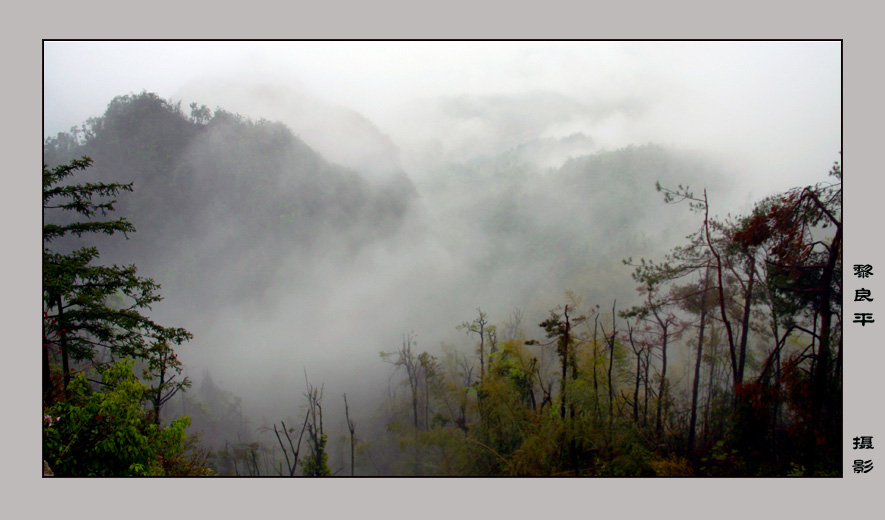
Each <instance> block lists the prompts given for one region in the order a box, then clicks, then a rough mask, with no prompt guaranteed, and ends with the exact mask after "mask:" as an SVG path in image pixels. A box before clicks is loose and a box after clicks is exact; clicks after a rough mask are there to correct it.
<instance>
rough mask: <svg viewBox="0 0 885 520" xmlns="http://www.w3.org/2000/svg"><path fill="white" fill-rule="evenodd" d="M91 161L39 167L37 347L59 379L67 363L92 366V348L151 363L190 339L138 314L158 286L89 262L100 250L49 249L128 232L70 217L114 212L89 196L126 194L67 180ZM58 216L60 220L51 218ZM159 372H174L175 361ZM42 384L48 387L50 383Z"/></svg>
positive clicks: (114, 187) (121, 223)
mask: <svg viewBox="0 0 885 520" xmlns="http://www.w3.org/2000/svg"><path fill="white" fill-rule="evenodd" d="M91 164H92V160H91V159H89V158H88V157H83V158H82V159H77V160H73V161H71V162H70V164H66V165H61V166H57V167H55V168H53V169H52V170H49V169H47V168H46V166H45V165H44V168H43V213H44V226H43V308H44V348H46V349H47V350H49V349H53V348H55V347H56V346H57V347H58V348H59V353H60V355H61V357H62V363H63V367H62V371H63V375H64V377H65V379H66V380H68V379H69V377H70V372H71V371H72V370H73V367H71V366H70V364H69V361H98V360H97V359H96V356H95V354H96V351H98V350H99V349H106V350H107V351H108V352H109V353H110V354H111V355H112V356H118V357H122V356H131V357H134V358H140V359H145V360H151V359H153V358H154V357H155V354H156V351H157V349H156V346H157V345H158V344H161V345H168V344H175V345H178V344H181V343H182V342H184V341H187V340H189V339H191V337H192V335H191V334H190V333H189V332H188V331H186V330H184V329H181V328H168V327H162V326H160V325H158V324H157V323H155V322H154V321H152V320H151V319H150V318H149V317H148V316H147V315H146V314H144V313H145V312H146V311H149V310H150V308H151V305H152V304H153V303H156V302H158V301H160V300H161V299H162V297H161V296H160V295H159V294H158V293H157V291H158V290H159V289H160V286H159V285H158V284H157V283H155V282H154V281H153V280H152V279H150V278H143V277H140V276H138V275H137V269H136V267H135V266H134V265H129V266H123V267H120V266H116V265H113V266H103V265H95V264H94V263H93V262H94V261H95V260H98V258H99V252H98V248H96V247H94V246H83V247H80V248H77V249H74V250H73V251H71V252H68V253H64V252H61V251H60V250H56V249H53V248H52V245H53V243H54V242H56V241H58V240H60V239H63V238H65V237H68V236H76V237H80V236H82V235H84V234H87V233H88V234H94V233H103V234H107V235H113V234H116V233H123V234H124V235H125V234H127V233H131V232H134V231H135V228H134V227H133V226H132V224H131V223H130V222H129V221H128V220H126V219H125V218H119V219H117V220H111V221H94V220H87V221H76V220H71V216H70V213H74V216H76V215H80V216H82V217H86V218H87V219H89V218H92V217H94V216H96V215H101V216H106V215H107V213H108V212H109V211H113V210H114V203H115V202H116V201H114V200H110V201H107V200H104V201H102V200H94V199H96V198H102V197H109V196H114V195H116V194H117V193H118V192H120V191H121V190H122V191H131V189H132V186H131V185H124V184H116V183H111V184H106V183H82V184H72V183H71V182H70V177H71V176H72V175H73V174H74V173H76V172H78V171H82V170H85V169H86V168H88V167H89V166H90V165H91ZM58 211H60V212H61V213H62V215H57V214H56V212H58ZM48 357H49V355H48V354H47V358H48ZM167 357H168V356H167ZM47 362H48V360H47ZM164 367H165V368H164V370H165V369H169V370H179V367H178V365H177V364H175V363H174V358H170V362H169V363H164ZM44 370H46V367H44ZM46 375H47V374H45V373H44V376H46ZM45 384H46V385H47V386H48V385H49V381H46V382H45Z"/></svg>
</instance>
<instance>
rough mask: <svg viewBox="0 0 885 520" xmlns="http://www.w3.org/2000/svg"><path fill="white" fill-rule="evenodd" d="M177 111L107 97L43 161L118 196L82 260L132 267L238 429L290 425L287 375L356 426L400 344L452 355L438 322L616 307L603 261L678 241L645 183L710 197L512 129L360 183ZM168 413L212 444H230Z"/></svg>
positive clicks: (665, 169)
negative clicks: (222, 397)
mask: <svg viewBox="0 0 885 520" xmlns="http://www.w3.org/2000/svg"><path fill="white" fill-rule="evenodd" d="M190 112H191V113H190V115H187V114H185V112H184V111H183V110H182V109H181V107H180V105H179V104H176V103H173V102H170V101H165V100H163V99H161V98H160V97H159V96H157V95H155V94H149V93H143V94H140V95H129V96H121V97H117V98H115V99H114V100H112V101H111V103H110V104H109V105H108V109H107V111H106V112H105V114H104V115H103V116H101V117H96V118H92V119H90V120H88V121H87V122H86V123H84V124H83V126H82V128H74V129H72V132H70V133H62V134H59V135H58V136H57V137H54V138H51V139H47V141H46V143H45V145H44V162H46V163H47V164H49V165H54V164H59V163H63V162H65V161H68V160H69V159H70V158H73V157H80V156H82V155H87V156H90V157H91V158H92V159H94V167H93V168H90V170H89V171H87V172H86V173H85V174H84V175H85V176H86V178H84V179H83V180H86V181H94V180H95V181H97V180H101V181H106V182H110V181H112V182H126V183H128V182H132V183H134V192H133V193H131V194H129V193H126V194H123V195H121V196H120V197H119V202H118V204H117V212H116V213H117V214H118V215H120V216H125V217H126V218H128V219H129V220H130V221H132V222H133V224H134V225H135V227H136V229H137V230H138V232H137V234H136V235H134V236H133V237H131V239H130V240H122V239H120V238H119V237H110V238H107V239H102V238H99V239H98V242H97V245H98V246H99V248H100V250H101V251H102V259H101V260H102V262H106V263H127V264H128V263H133V262H134V263H136V264H137V265H138V267H139V270H140V272H142V273H143V274H145V275H147V276H151V277H154V278H155V279H156V280H157V282H159V283H161V284H162V285H163V295H164V296H165V297H166V301H165V302H163V305H162V306H160V307H158V310H159V312H161V313H164V315H165V316H166V318H168V320H167V321H172V322H174V323H176V324H180V325H181V326H185V327H187V328H188V329H189V330H191V331H192V332H194V334H195V339H194V340H193V341H192V342H191V343H189V344H188V345H187V346H186V347H184V348H183V349H181V353H182V359H185V360H186V362H187V366H188V367H189V373H190V374H191V375H192V376H193V375H194V374H200V373H205V376H204V377H203V379H206V378H207V377H210V374H211V377H213V378H214V380H215V382H216V383H214V384H216V385H219V386H221V387H222V388H224V389H225V391H227V392H232V393H233V395H231V396H229V399H234V397H237V396H242V401H241V404H238V405H237V406H241V408H239V410H240V412H239V413H241V414H245V415H243V416H242V417H241V418H240V419H237V421H241V420H245V419H243V417H246V416H248V417H251V420H252V424H253V425H256V424H259V425H260V424H269V423H270V422H272V421H274V420H275V418H277V417H279V418H282V417H287V416H289V414H292V413H293V410H292V409H291V407H289V406H288V405H287V404H286V401H285V400H282V401H280V392H281V391H282V392H284V393H289V394H291V393H292V389H296V388H300V386H301V385H302V384H303V377H302V369H305V370H307V371H308V372H310V375H311V379H312V380H316V381H322V382H325V383H326V384H327V385H328V386H329V387H330V388H334V391H335V392H339V391H346V392H347V393H348V395H352V396H354V397H353V403H354V407H355V409H356V410H359V412H357V413H360V414H370V413H371V412H372V410H373V409H374V407H375V406H376V405H377V401H376V398H380V397H381V394H382V393H383V388H382V387H383V384H381V385H379V383H378V382H379V381H380V382H383V381H384V379H385V377H384V373H385V371H386V370H387V367H386V365H385V364H384V363H383V362H382V361H381V360H380V359H379V358H378V352H379V351H386V350H390V349H391V348H393V347H395V346H396V343H397V341H399V339H400V337H401V335H402V334H403V333H405V332H408V331H415V332H416V334H418V336H419V337H420V338H421V341H422V343H424V344H426V345H431V346H432V345H438V344H439V343H441V342H442V343H450V344H456V345H457V344H464V343H465V342H467V343H469V342H468V341H467V340H466V339H465V337H464V334H463V333H461V332H458V331H457V330H456V329H455V326H456V325H458V324H459V323H461V322H463V321H464V320H468V319H472V318H471V317H472V316H474V314H475V312H476V308H477V307H482V309H483V310H484V311H485V312H488V313H489V316H490V319H492V320H493V323H502V324H503V322H504V321H505V320H506V319H507V317H508V315H509V314H510V313H511V312H512V311H513V309H515V308H519V309H522V310H524V311H525V321H524V322H523V323H522V324H521V326H522V328H523V329H524V332H525V333H526V334H528V335H529V336H532V335H536V334H538V330H536V327H533V326H532V324H534V323H537V322H538V321H540V319H542V318H543V316H544V315H545V314H546V313H547V311H548V310H549V309H551V308H553V307H554V306H556V305H559V304H561V303H562V298H563V295H564V293H565V291H567V290H574V291H576V292H577V293H579V294H581V295H583V296H584V297H586V299H587V301H588V302H593V303H602V304H607V303H608V302H610V301H612V300H613V299H616V300H617V301H618V303H619V305H621V304H624V305H628V304H629V301H630V300H631V299H632V298H635V291H634V287H633V284H632V283H631V282H630V278H629V272H630V269H629V268H628V267H626V266H624V265H623V264H622V262H621V260H622V259H624V258H627V257H629V256H633V257H640V256H646V255H648V256H652V255H655V254H659V253H661V252H662V251H664V250H666V249H668V248H669V247H671V245H672V244H674V243H678V241H679V239H681V238H682V237H683V236H684V235H685V234H686V233H688V232H689V231H690V230H691V229H692V228H693V227H694V226H695V223H693V222H694V221H693V219H692V215H691V214H690V213H689V212H688V211H687V210H686V209H685V208H666V207H665V205H664V203H663V201H662V200H661V197H660V194H658V193H656V192H655V188H654V184H655V182H656V181H661V182H662V183H663V184H665V185H668V184H669V185H676V184H678V183H692V184H694V183H695V182H700V179H704V180H705V181H704V182H706V183H708V184H710V185H721V184H722V177H721V176H720V175H719V174H718V173H717V171H718V170H717V169H716V167H715V165H714V164H711V163H710V162H708V161H706V160H704V159H703V158H701V157H698V156H695V155H693V154H689V153H684V152H678V151H674V150H669V149H665V148H662V147H660V146H655V145H642V146H632V147H627V148H623V149H618V150H611V151H606V150H595V149H594V141H593V139H592V137H590V136H586V135H583V134H572V135H569V136H566V137H562V138H550V137H537V136H534V137H530V138H528V136H530V133H526V134H525V137H527V138H526V139H524V140H517V141H514V143H515V144H513V145H512V146H509V147H504V148H501V149H498V150H497V151H495V149H494V148H490V149H489V150H488V153H484V154H479V155H478V156H474V157H461V158H460V159H457V160H454V159H452V160H447V159H446V157H437V158H435V159H434V160H433V161H432V162H428V163H424V164H421V165H420V167H421V170H420V171H419V172H416V173H415V174H414V175H412V173H411V172H410V176H412V178H411V179H410V176H407V174H406V173H405V172H403V171H396V172H393V173H392V174H387V175H381V176H379V175H377V171H368V172H364V171H361V170H354V169H351V168H348V167H345V166H341V165H338V164H336V163H334V162H331V161H329V160H327V159H326V158H325V155H324V154H322V153H320V152H318V151H316V150H315V149H314V148H313V147H312V146H310V145H308V144H307V143H306V142H305V141H303V140H302V139H301V138H299V137H297V136H296V134H299V133H300V131H299V129H298V128H289V127H288V126H286V125H284V124H282V123H279V122H271V121H269V120H266V119H259V120H257V121H255V120H252V119H249V118H247V117H244V116H241V115H239V114H235V113H231V112H228V111H226V110H224V109H222V108H217V109H216V110H215V111H214V112H212V113H210V111H209V110H208V108H206V107H205V106H204V105H203V106H197V105H196V104H194V105H192V107H191V111H190ZM483 117H484V116H483ZM348 128H350V129H351V130H353V128H352V127H349V126H348V125H346V124H345V125H344V126H343V127H342V129H341V134H340V135H341V139H340V143H341V148H342V151H340V152H339V157H340V156H347V155H348V154H351V155H352V156H353V157H357V156H359V157H362V158H363V159H365V158H366V157H370V156H371V154H366V153H363V152H358V153H357V152H348V151H347V148H348V146H349V144H350V143H351V142H352V141H353V142H355V143H356V149H357V150H364V147H365V144H366V142H367V141H366V139H365V136H367V135H376V134H375V132H374V130H372V127H369V126H361V127H360V128H359V129H357V130H356V131H355V135H357V136H362V137H359V138H354V139H353V140H351V139H349V138H348V137H349V134H348V132H349V131H350V130H348ZM520 139H522V138H520ZM382 141H383V140H382ZM504 141H506V139H505V140H504ZM504 141H502V142H504ZM508 142H509V141H508ZM385 150H386V151H385ZM389 151H390V148H388V147H387V146H386V145H384V146H382V151H381V152H379V153H380V154H381V155H382V156H385V157H388V158H390V157H391V156H390V155H389V154H388V152H389ZM361 160H362V159H361ZM356 162H359V161H356ZM413 179H414V180H413ZM668 210H669V211H668ZM662 215H665V216H664V217H662ZM74 245H77V244H67V245H66V247H73V246H74ZM259 374H260V377H254V376H255V375H259ZM197 382H198V385H197V388H203V386H202V383H201V382H200V378H197ZM207 384H208V383H207ZM297 393H298V392H297V391H295V395H297ZM193 398H194V399H201V397H200V394H199V392H197V393H195V394H194V395H193ZM237 399H239V397H237ZM204 401H205V399H204ZM237 402H238V403H240V401H237ZM336 406H337V405H336V403H334V402H333V403H330V404H329V413H330V414H335V413H337V410H336ZM182 408H183V409H188V410H189V411H188V413H190V414H191V415H192V416H193V418H194V420H195V426H197V427H198V428H203V429H205V430H207V433H208V435H207V439H211V441H212V443H214V444H217V443H218V442H220V439H223V438H225V437H224V436H225V435H227V436H228V437H227V438H233V436H235V432H227V433H224V432H221V431H218V428H221V427H220V426H217V425H215V426H213V425H214V424H215V423H213V422H212V421H210V420H209V419H201V416H200V415H199V414H196V412H194V411H193V410H192V409H191V407H189V406H187V405H185V404H184V403H183V404H182ZM195 414H196V415H195ZM219 424H220V423H219Z"/></svg>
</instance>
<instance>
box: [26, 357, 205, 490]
mask: <svg viewBox="0 0 885 520" xmlns="http://www.w3.org/2000/svg"><path fill="white" fill-rule="evenodd" d="M132 367H133V361H132V360H126V361H120V362H117V363H115V364H114V365H112V366H111V367H109V368H108V369H106V370H103V371H101V379H102V380H101V389H100V390H98V391H94V390H93V389H92V388H90V385H89V383H88V381H87V379H86V376H85V374H84V373H82V372H81V373H79V374H77V376H76V377H74V378H73V380H72V381H71V384H70V386H69V388H68V390H69V397H68V398H67V399H66V400H63V401H59V402H56V403H55V404H53V405H52V406H50V407H49V408H47V409H46V410H45V414H44V426H43V458H44V460H46V461H47V462H48V463H49V466H50V467H51V468H52V470H53V472H54V473H55V475H58V476H114V477H122V476H162V475H166V474H168V472H174V471H176V470H175V468H176V465H175V464H170V461H174V460H175V459H176V458H178V457H180V456H181V455H182V453H183V452H184V450H185V441H186V439H187V435H186V434H185V429H186V428H187V427H188V426H189V425H190V419H189V418H188V417H186V416H182V417H179V418H178V419H176V420H174V421H172V423H171V424H170V425H169V426H168V427H166V428H159V427H158V426H157V425H156V424H154V422H153V421H151V420H150V418H149V417H148V414H147V412H145V410H144V408H143V406H142V405H143V402H144V395H145V390H146V387H145V385H144V384H143V383H141V382H140V381H139V380H138V379H137V378H136V377H135V374H134V373H133V371H132Z"/></svg>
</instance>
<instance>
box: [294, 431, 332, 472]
mask: <svg viewBox="0 0 885 520" xmlns="http://www.w3.org/2000/svg"><path fill="white" fill-rule="evenodd" d="M328 441H329V437H328V435H326V434H320V435H319V436H318V438H317V440H316V444H315V445H311V453H310V454H309V455H308V456H307V457H305V458H304V460H303V461H302V462H301V472H302V474H303V475H304V476H305V477H330V476H332V470H331V469H329V453H328V452H327V451H326V444H327V443H328Z"/></svg>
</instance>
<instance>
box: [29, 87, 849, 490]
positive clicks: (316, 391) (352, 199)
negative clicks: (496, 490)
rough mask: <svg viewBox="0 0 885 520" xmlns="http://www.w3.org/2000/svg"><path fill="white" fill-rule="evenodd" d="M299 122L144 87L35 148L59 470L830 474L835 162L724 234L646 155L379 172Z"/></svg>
mask: <svg viewBox="0 0 885 520" xmlns="http://www.w3.org/2000/svg"><path fill="white" fill-rule="evenodd" d="M297 132H298V129H297V128H289V127H287V126H286V125H283V124H282V123H279V122H271V121H267V120H259V121H253V120H250V119H248V118H247V117H244V116H240V115H238V114H232V113H229V112H227V111H225V110H224V109H222V108H217V109H215V110H214V111H211V110H210V109H208V108H207V107H206V106H203V105H198V104H196V103H193V104H191V106H190V108H189V110H185V109H182V108H181V106H180V103H176V102H173V101H167V100H164V99H162V98H161V97H159V96H158V95H156V94H151V93H146V92H145V93H142V94H138V95H127V96H121V97H117V98H115V99H113V100H112V101H111V103H110V104H109V105H108V108H107V111H106V112H105V114H104V115H103V116H99V117H95V118H92V119H89V120H88V121H86V122H85V123H84V124H83V125H82V126H79V127H75V128H73V129H71V131H70V132H66V133H61V134H58V135H57V136H56V137H53V138H49V139H46V141H45V142H44V147H43V154H44V156H43V161H44V169H43V175H44V194H43V198H44V257H43V263H44V265H43V272H44V278H43V284H44V287H43V294H44V309H43V311H44V327H43V328H44V330H43V345H44V349H43V352H44V402H43V406H44V451H43V456H44V459H46V461H47V463H48V464H49V466H50V467H51V468H53V471H54V472H55V474H56V475H108V474H113V475H122V474H130V475H144V474H152V475H185V474H187V475H194V474H208V473H212V474H216V475H237V476H259V475H260V476H277V475H280V476H295V475H305V476H326V475H333V474H334V475H360V476H374V475H414V476H784V475H809V476H810V475H815V476H821V475H824V476H835V475H839V474H840V472H841V444H840V441H841V413H842V399H841V388H842V387H841V378H842V366H841V359H842V350H841V346H842V345H841V301H842V295H841V286H840V280H841V270H842V264H841V247H842V246H841V241H842V222H841V221H842V214H841V212H842V207H841V204H842V202H841V201H842V192H841V166H840V165H839V163H836V164H835V165H834V166H833V167H832V169H831V171H830V175H829V176H827V175H826V165H823V168H822V172H821V173H822V174H821V175H820V179H819V181H820V182H819V183H817V184H814V185H810V186H807V187H804V186H801V187H796V188H795V189H792V190H789V191H787V192H784V193H780V194H776V195H773V196H770V197H768V198H765V199H763V200H760V201H758V202H757V203H756V204H755V206H754V207H752V208H751V209H750V210H749V211H748V212H747V214H745V215H737V216H731V215H729V216H727V217H725V218H722V217H720V216H719V215H720V214H721V213H722V211H721V208H719V207H717V206H716V203H715V202H714V200H716V199H715V197H714V194H717V193H722V192H724V191H727V190H732V189H735V186H739V184H740V181H739V178H737V177H736V178H733V179H732V180H730V181H726V180H725V176H724V175H723V174H722V173H721V172H720V171H719V169H718V168H717V166H716V165H715V164H713V163H711V162H710V161H709V160H707V159H705V158H704V157H702V156H700V155H697V154H691V153H687V152H680V151H676V150H673V149H669V148H664V147H661V146H657V145H653V144H645V145H637V146H630V147H626V148H622V149H617V150H600V149H595V148H593V146H592V142H593V140H592V138H590V137H588V136H584V135H582V134H574V135H572V136H571V137H567V138H563V139H552V138H545V139H530V140H526V141H525V142H524V143H523V144H521V145H519V146H517V147H514V148H510V149H507V150H505V151H503V152H501V153H496V154H492V155H484V156H474V157H471V158H468V159H461V160H453V159H451V158H448V157H447V158H445V159H441V160H439V161H437V162H435V163H432V164H428V166H427V170H426V171H421V172H403V171H393V172H387V173H388V174H387V175H382V176H377V175H375V176H369V175H366V174H365V173H364V172H361V171H358V170H354V169H350V168H345V167H342V166H339V165H336V164H333V163H331V162H328V161H327V160H326V159H324V158H323V157H322V156H321V155H320V154H318V153H317V152H316V151H315V150H314V149H313V148H312V147H311V146H310V144H309V143H306V142H304V141H302V140H301V139H300V138H299V137H297V136H296V135H297ZM325 144H326V146H328V142H326V143H325ZM341 146H342V147H345V148H346V146H347V143H346V139H342V143H341ZM388 152H389V151H388V150H385V157H387V154H388ZM342 153H344V154H345V155H346V151H345V152H342ZM82 157H88V158H89V159H88V160H87V159H81V158H82ZM385 164H389V161H388V162H385ZM410 177H411V178H410ZM689 185H690V186H691V187H689ZM706 188H709V190H707V189H706ZM54 198H65V199H66V200H71V201H72V203H71V205H68V206H59V205H56V204H54V203H53V202H52V201H53V200H54ZM110 200H115V201H116V202H115V203H113V204H111V203H110V202H108V201H110ZM103 201H104V202H103ZM101 204H105V205H104V206H102V205H101ZM58 210H63V211H58ZM65 210H66V211H65ZM74 217H76V218H74ZM119 217H124V218H125V221H115V220H113V219H117V218H119ZM80 222H105V224H96V225H91V226H88V225H83V224H79V223H80ZM113 222H117V223H116V224H113ZM136 231H137V232H136ZM123 234H125V235H126V237H127V238H128V240H126V239H124V238H123V237H122V236H121V235H123ZM93 247H94V248H96V249H91V248H93ZM99 251H100V256H99V255H98V252H99ZM132 263H134V264H137V266H138V271H139V272H140V273H146V275H147V276H148V277H150V280H148V279H142V278H137V276H136V274H135V272H134V270H133V271H131V272H130V271H125V270H124V271H125V272H124V271H113V270H111V271H107V272H106V271H102V270H101V269H97V270H96V269H93V266H98V265H114V266H116V265H128V264H132ZM160 285H162V294H163V296H165V297H166V300H165V301H163V302H162V303H161V302H160V298H159V292H160ZM154 304H156V305H154ZM130 311H131V312H136V311H137V312H138V313H140V314H132V313H131V312H130ZM158 316H159V317H162V318H163V320H162V321H163V322H169V321H171V323H172V324H173V325H174V327H169V328H167V327H163V326H160V325H158V324H157V323H156V322H154V321H153V320H154V318H157V317H158ZM178 327H183V328H178ZM185 328H186V329H188V330H185ZM188 331H190V332H188ZM419 338H420V342H419ZM419 345H420V347H419ZM425 345H426V346H425ZM379 352H380V356H379ZM234 374H238V375H239V376H240V377H241V379H236V378H235V376H234ZM193 378H195V379H196V380H197V381H196V384H192V382H191V380H192V379H193ZM342 394H343V396H342ZM161 412H162V413H161ZM108 416H111V417H112V418H120V417H128V418H130V419H131V420H128V422H127V421H124V420H120V421H117V422H115V421H108V420H107V417H108ZM86 431H88V432H90V433H89V437H86V436H85V435H84V433H83V432H86ZM90 445H95V446H99V447H100V449H95V450H90V449H89V446H90ZM70 446H75V447H76V449H71V448H69V447H70ZM126 454H131V455H132V456H131V457H129V458H127V455H126Z"/></svg>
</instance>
